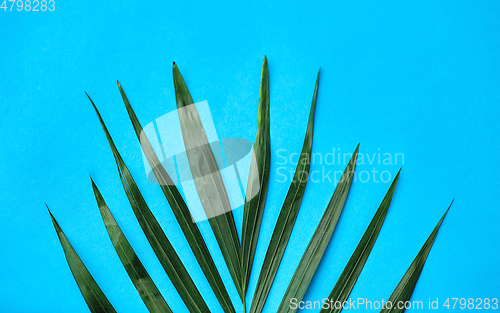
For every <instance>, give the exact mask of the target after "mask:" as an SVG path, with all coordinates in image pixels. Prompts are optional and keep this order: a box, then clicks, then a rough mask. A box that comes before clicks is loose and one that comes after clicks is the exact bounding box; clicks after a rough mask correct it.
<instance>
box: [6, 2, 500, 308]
mask: <svg viewBox="0 0 500 313" xmlns="http://www.w3.org/2000/svg"><path fill="white" fill-rule="evenodd" d="M9 6H10V3H9V2H7V8H8V7H9ZM15 10H16V6H14V9H13V11H12V12H10V11H9V10H8V9H7V11H6V12H4V11H3V9H2V10H0V21H1V22H0V23H1V27H0V33H1V41H0V51H1V56H2V61H1V63H0V119H1V122H0V129H1V132H0V140H1V146H2V149H1V150H0V186H1V188H0V190H1V203H2V208H1V210H0V220H1V222H2V226H1V227H0V238H1V240H0V270H1V274H0V306H1V308H2V309H1V310H2V311H3V312H88V308H87V307H86V304H85V302H84V300H83V297H82V296H81V294H80V291H79V290H78V287H77V285H76V283H75V282H74V279H73V277H72V275H71V272H70V270H69V267H68V265H67V263H66V260H65V258H64V253H63V250H62V248H61V246H60V244H59V241H58V239H57V236H56V233H55V231H54V229H53V226H52V224H51V221H50V218H49V215H48V213H47V210H46V208H45V205H44V203H47V204H48V205H49V207H50V208H51V210H52V212H53V213H54V215H55V217H56V218H57V219H58V221H59V223H60V225H61V227H62V228H63V230H64V231H65V232H66V235H67V236H68V238H69V240H70V241H71V242H72V244H73V246H74V247H75V249H76V250H77V251H78V253H79V254H80V256H81V258H82V259H83V261H84V262H85V263H86V265H87V266H88V268H89V270H90V272H91V273H92V274H93V276H94V277H95V279H96V281H97V282H98V283H99V284H100V285H101V287H102V289H103V291H104V293H105V294H106V295H107V296H108V298H109V299H110V301H111V303H112V304H113V305H114V306H115V308H116V309H117V311H119V312H146V308H145V306H144V305H143V303H142V301H141V299H140V297H139V295H138V294H137V292H136V291H135V289H134V287H133V285H132V283H131V282H130V281H129V278H128V276H127V275H126V272H125V271H124V269H123V267H122V266H121V264H120V261H119V259H118V257H117V255H116V253H115V251H114V250H113V247H112V245H111V242H110V240H109V238H108V236H107V234H106V230H105V228H104V225H103V223H102V220H101V218H100V215H99V211H98V208H97V206H96V204H95V200H94V196H93V193H92V188H91V184H90V180H89V177H88V175H89V173H90V174H91V175H92V177H93V178H94V180H95V181H96V183H97V185H98V186H99V187H100V189H101V192H102V193H103V196H104V198H105V199H106V201H107V202H108V205H109V206H110V209H111V211H112V212H113V213H114V215H115V218H116V219H117V221H118V223H119V224H120V226H121V227H122V229H123V231H124V232H125V234H126V235H127V237H128V238H129V240H130V242H131V244H132V245H133V246H134V248H135V249H136V252H137V254H138V255H139V257H140V258H141V260H142V261H143V263H144V265H145V267H146V268H147V269H148V271H149V272H150V274H151V276H152V277H153V279H154V280H155V282H156V283H157V285H158V287H159V289H160V290H161V291H162V292H163V294H164V295H165V298H166V299H167V301H168V303H169V304H170V306H171V307H172V309H173V310H174V312H187V309H186V307H185V306H184V304H183V303H182V301H181V299H180V297H179V296H178V295H177V293H176V292H175V290H174V288H173V286H172V284H171V283H170V281H169V279H168V277H167V276H166V274H165V273H164V272H163V270H162V268H161V266H160V264H159V263H158V261H157V260H156V259H155V256H154V253H153V252H152V251H151V249H150V248H149V246H148V243H147V240H146V239H145V237H144V235H143V234H142V232H141V230H140V227H139V225H138V223H137V221H136V220H135V219H134V216H133V213H132V210H131V209H130V207H129V205H128V203H127V200H126V197H125V195H124V193H123V190H122V187H121V185H120V181H119V178H118V175H117V171H116V167H115V164H114V160H113V157H112V154H111V152H110V149H109V147H108V144H107V142H106V139H105V136H104V134H103V132H102V130H101V127H100V125H99V122H98V120H97V118H96V115H95V113H94V112H93V109H92V107H91V105H90V103H89V101H88V100H87V98H86V96H85V94H84V91H87V92H88V93H89V94H90V95H91V96H92V97H93V100H94V101H95V103H96V105H97V106H98V108H99V109H100V110H101V114H102V115H103V118H104V120H105V122H106V123H107V125H108V128H109V130H110V132H111V134H112V136H113V137H114V139H115V143H116V144H117V146H118V147H119V150H120V152H121V153H122V156H123V157H124V159H125V161H126V163H127V164H128V165H129V168H130V169H131V171H132V174H133V175H134V177H135V178H136V180H137V182H138V184H139V187H140V188H141V190H142V192H143V193H144V196H145V198H146V200H147V201H148V203H149V204H150V207H151V209H152V210H153V211H154V213H155V214H156V216H157V217H158V219H159V220H160V221H161V224H162V226H163V227H164V228H165V230H166V232H167V234H168V237H169V238H170V240H171V241H172V242H173V244H174V246H175V248H176V250H177V251H178V253H179V255H180V257H181V258H182V260H183V261H184V262H185V263H186V264H187V267H188V269H189V271H190V273H191V274H192V276H193V278H194V280H195V282H196V284H197V285H198V287H199V288H200V290H202V293H203V295H204V297H205V298H206V301H207V303H208V304H209V306H210V308H211V309H213V312H220V311H221V310H220V309H219V308H218V303H217V301H216V298H215V296H214V295H213V293H212V292H211V291H210V288H209V286H208V283H207V282H206V280H205V278H204V276H203V274H202V272H201V270H200V269H199V267H198V265H197V264H196V261H195V260H194V257H193V255H192V253H191V251H190V249H189V248H188V246H187V243H186V241H185V239H184V237H183V235H182V233H181V231H180V228H179V227H178V225H177V222H176V220H175V218H174V216H173V214H172V213H171V210H170V208H169V206H168V204H167V202H166V200H165V199H164V197H163V195H162V193H161V191H160V189H159V188H158V187H157V186H154V185H152V184H151V183H149V182H148V180H147V178H146V175H145V173H144V167H143V164H142V157H141V152H140V147H139V145H138V143H137V140H136V138H135V134H134V133H133V129H132V126H131V124H130V121H129V120H128V116H127V113H126V110H125V108H124V105H123V103H122V100H121V97H120V95H119V92H118V89H117V87H116V79H119V80H120V82H121V83H122V85H123V86H124V88H125V90H126V92H127V94H128V96H129V99H130V101H131V103H132V105H133V107H134V109H135V110H136V113H137V115H138V117H139V119H140V121H141V123H142V124H143V125H145V124H147V123H149V122H151V121H153V120H154V119H156V118H158V117H160V116H161V115H163V114H165V113H166V112H169V111H172V110H174V109H175V100H174V89H173V84H172V76H171V65H172V61H176V62H177V64H178V65H179V68H180V69H181V71H182V73H183V75H184V78H185V80H186V82H187V84H188V86H189V88H190V90H191V93H192V95H193V98H194V100H195V101H202V100H207V101H208V103H209V105H210V109H211V113H212V116H213V118H214V122H215V126H216V128H217V131H218V135H219V137H220V138H223V137H235V138H244V139H248V140H250V141H252V142H253V141H254V138H255V131H256V122H257V101H258V92H259V80H260V72H261V65H262V59H263V57H264V55H267V57H268V60H269V76H270V95H271V140H272V165H271V177H270V185H269V194H268V200H267V203H266V210H265V213H264V222H263V224H262V231H261V237H260V240H259V244H258V248H257V254H256V261H255V263H254V265H255V266H254V270H253V275H252V278H251V281H250V290H249V293H248V298H249V299H250V297H251V295H252V294H253V290H254V288H255V285H256V281H257V278H258V273H259V271H260V267H261V265H262V262H263V258H264V255H265V251H266V246H267V244H268V242H269V239H270V236H271V234H272V230H273V225H274V223H275V221H276V219H277V216H278V213H279V210H280V208H281V205H282V203H283V200H284V198H285V195H286V192H287V190H288V187H289V183H290V181H289V180H287V181H283V178H282V176H280V173H286V172H287V171H290V170H293V169H294V168H295V166H294V165H293V162H294V160H296V156H294V155H292V160H291V161H292V162H290V159H289V157H290V155H291V154H292V153H297V152H300V149H301V147H302V141H303V138H304V134H305V128H306V123H307V116H308V111H309V107H310V103H311V98H312V93H313V87H314V80H315V77H316V74H317V70H318V68H319V67H320V66H321V68H322V70H321V78H320V88H319V94H318V102H317V112H316V113H317V114H316V124H315V137H314V147H313V152H314V153H316V154H317V162H315V163H314V164H313V165H312V167H311V171H317V173H319V174H318V175H317V176H316V177H315V179H316V182H310V183H309V185H308V186H307V189H306V193H305V196H304V201H303V204H302V208H301V210H300V213H299V215H298V218H297V222H296V227H295V229H294V231H293V234H292V236H291V239H290V243H289V245H288V247H287V250H286V253H285V256H284V259H283V262H282V264H281V267H280V269H279V272H278V275H277V277H276V280H275V283H274V285H273V288H272V290H271V293H270V295H269V299H268V302H267V304H266V307H265V312H275V310H276V308H277V306H278V305H279V302H280V300H281V297H282V295H283V293H284V291H285V289H286V287H287V285H288V282H289V280H290V278H291V276H292V274H293V272H294V269H295V267H296V266H297V264H298V262H299V260H300V256H301V255H302V253H303V251H304V249H305V247H306V245H307V243H308V240H309V238H310V237H311V236H312V233H313V232H314V229H315V227H316V225H317V223H318V221H319V220H320V218H321V215H322V213H323V211H324V209H325V207H326V205H327V203H328V201H329V199H330V197H331V195H332V193H333V190H334V187H335V185H336V184H335V182H334V179H333V177H332V176H333V175H332V174H331V175H330V180H329V179H328V178H327V177H323V175H322V174H321V173H322V171H324V172H325V173H327V172H328V171H331V172H332V173H333V172H334V171H342V170H343V169H344V166H345V163H343V162H342V161H343V160H341V164H338V162H336V163H335V164H331V163H332V162H331V160H329V161H330V162H328V164H327V163H326V160H325V159H324V157H326V155H327V154H328V153H332V151H333V149H334V148H335V149H336V150H335V153H338V151H340V153H341V154H340V156H341V158H342V156H343V154H344V153H349V152H352V151H354V149H355V147H356V145H357V144H358V142H360V143H361V146H360V153H361V154H363V157H364V160H365V162H364V164H359V165H358V167H357V172H358V174H359V173H361V172H363V171H364V172H365V174H363V176H360V177H358V180H357V181H356V182H354V183H353V186H352V188H351V192H350V194H349V198H348V200H347V203H346V206H345V209H344V211H343V213H342V216H341V218H340V221H339V223H338V225H337V228H336V230H335V233H334V236H333V238H332V240H331V242H330V245H329V247H328V250H327V252H326V254H325V256H324V257H323V260H322V262H321V265H320V267H319V268H318V271H317V272H316V276H315V277H314V279H313V281H312V284H311V287H310V288H309V291H308V293H307V294H306V299H305V300H320V299H322V298H324V297H326V296H327V295H328V294H329V292H330V290H331V288H332V287H333V285H334V284H335V282H336V280H337V278H338V276H339V275H340V273H341V271H342V269H343V267H344V266H345V264H346V262H347V260H348V259H349V257H350V255H351V253H352V252H353V251H354V248H355V247H356V245H357V243H358V241H359V239H360V238H361V236H362V234H363V232H364V230H365V229H366V227H367V225H368V223H369V221H370V219H371V217H372V216H373V214H374V212H375V211H376V209H377V207H378V205H379V203H380V201H381V200H382V198H383V196H384V194H385V192H386V190H387V188H388V187H389V182H382V181H381V177H379V176H380V174H382V172H384V171H388V172H389V173H390V175H391V177H394V175H395V174H396V172H397V171H398V169H399V168H400V167H401V165H403V169H402V174H401V178H400V180H399V185H398V187H397V190H396V193H395V196H394V200H393V203H392V206H391V208H390V210H389V213H388V215H387V219H386V221H385V224H384V226H383V228H382V231H381V233H380V236H379V238H378V240H377V242H376V244H375V246H374V249H373V252H372V254H371V256H370V258H369V259H368V262H367V263H366V266H365V268H364V270H363V272H362V273H361V275H360V277H359V280H358V282H357V284H356V286H355V288H354V290H353V291H352V293H351V298H352V299H358V298H366V299H368V300H370V301H380V300H382V299H385V300H387V298H388V297H389V295H390V294H391V292H392V291H393V289H394V287H395V286H396V285H397V283H398V282H399V280H400V279H401V277H402V275H403V274H404V272H405V271H406V269H407V268H408V266H409V265H410V263H411V261H412V260H413V258H414V257H415V255H416V254H417V252H418V251H419V249H420V247H421V246H422V244H423V243H424V241H425V240H426V238H427V236H428V235H429V234H430V232H431V230H432V229H433V227H434V226H435V224H436V223H437V222H438V220H439V218H440V217H441V215H442V214H443V213H444V211H445V210H446V208H447V207H448V205H449V203H450V202H451V200H452V199H453V198H456V200H455V203H454V205H453V207H452V208H451V210H450V212H449V214H448V216H447V218H446V219H445V221H444V223H443V225H442V227H441V230H440V232H439V234H438V237H437V239H436V242H435V245H434V247H433V249H432V251H431V254H430V256H429V258H428V261H427V263H426V266H425V268H424V270H423V272H422V275H421V277H420V280H419V282H418V284H417V287H416V289H415V292H414V294H413V298H412V299H413V300H421V301H423V303H424V305H426V307H427V305H428V304H427V303H428V301H429V298H430V299H432V300H435V299H436V298H438V299H439V304H440V309H439V310H442V311H446V308H444V307H443V306H442V304H443V302H444V300H446V298H453V297H455V298H494V297H496V298H498V297H500V266H499V265H500V264H499V261H500V250H499V247H500V230H499V229H500V228H499V223H500V216H499V200H500V197H499V192H500V183H499V174H500V163H499V161H498V156H499V153H500V143H499V138H500V128H499V125H500V124H499V119H500V109H499V107H500V105H499V104H500V57H499V56H500V36H499V35H500V3H499V2H498V1H475V2H470V1H411V2H409V1H403V2H402V1H384V2H380V1H377V2H374V1H357V2H355V3H354V2H339V1H323V2H318V1H295V0H289V1H281V2H271V1H257V2H255V1H226V2H219V3H209V2H196V1H189V0H188V1H175V2H173V1H163V2H156V3H152V2H151V3H145V2H141V1H120V2H116V1H93V2H89V1H73V2H68V1H60V0H56V1H55V11H53V12H48V11H46V12H17V11H15ZM336 155H337V156H338V154H336ZM389 155H391V156H392V161H391V162H389V161H386V162H385V163H386V164H384V160H385V159H386V157H388V156H389ZM396 155H398V156H399V159H398V162H397V164H395V163H396V162H395V160H394V157H395V156H396ZM280 156H283V157H284V158H286V159H287V161H286V162H285V161H284V158H283V157H280ZM320 156H322V157H323V159H322V158H321V157H320ZM379 156H381V160H380V161H378V157H379ZM401 156H404V164H402V163H403V159H402V158H401ZM373 157H375V159H374V158H373ZM320 159H322V160H323V163H322V164H321V163H320V162H319V160H320ZM369 160H371V164H370V162H369ZM282 163H284V164H282ZM387 163H390V164H387ZM280 171H282V172H280ZM374 171H376V172H374ZM388 172H385V173H384V174H383V175H384V176H383V177H382V178H383V179H384V180H386V181H387V180H388V177H389V173H388ZM320 174H321V175H320ZM358 174H357V175H358ZM241 217H242V213H241V209H238V210H236V211H235V218H236V220H237V223H238V225H239V224H240V223H241ZM200 227H201V229H202V231H203V234H204V235H205V237H206V239H207V241H208V244H209V247H210V249H212V251H213V253H214V255H215V258H216V262H217V265H220V267H219V268H220V271H221V274H222V275H223V279H224V280H225V281H226V282H227V286H228V289H229V291H230V293H231V296H232V298H233V299H234V300H235V303H236V307H237V309H238V311H241V305H240V304H237V303H238V301H237V295H236V291H235V289H234V287H233V286H232V284H231V279H230V276H229V274H228V271H227V269H226V268H225V266H224V263H223V259H222V257H221V254H220V251H219V250H218V247H217V245H216V243H215V240H214V237H213V235H212V234H211V231H210V228H209V227H208V224H207V223H206V222H202V223H200ZM238 227H240V226H238ZM368 311H369V312H378V311H379V310H375V309H373V310H368Z"/></svg>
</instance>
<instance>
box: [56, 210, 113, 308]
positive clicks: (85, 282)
mask: <svg viewBox="0 0 500 313" xmlns="http://www.w3.org/2000/svg"><path fill="white" fill-rule="evenodd" d="M47 209H49V207H47ZM49 214H50V218H51V219H52V223H53V224H54V228H55V229H56V232H57V236H58V237H59V241H60V242H61V246H62V247H63V249H64V254H65V256H66V260H67V261H68V265H69V268H70V269H71V272H72V273H73V277H74V278H75V281H76V283H77V284H78V288H80V291H81V293H82V295H83V298H84V299H85V302H87V305H88V307H89V309H90V312H92V313H116V311H115V309H114V308H113V306H112V305H111V303H109V301H108V298H106V296H105V295H104V293H103V292H102V290H101V288H99V285H97V283H96V282H95V280H94V278H93V277H92V275H90V273H89V271H88V270H87V268H86V267H85V265H84V264H83V262H82V260H81V259H80V257H79V256H78V254H77V253H76V251H75V249H73V247H72V246H71V244H70V242H69V240H68V238H66V235H64V232H63V231H62V229H61V227H60V226H59V224H58V223H57V221H56V219H55V218H54V216H53V215H52V213H51V212H50V210H49Z"/></svg>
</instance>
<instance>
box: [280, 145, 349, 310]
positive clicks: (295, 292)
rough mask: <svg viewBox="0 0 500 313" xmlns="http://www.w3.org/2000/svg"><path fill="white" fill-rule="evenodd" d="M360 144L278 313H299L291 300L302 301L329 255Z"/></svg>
mask: <svg viewBox="0 0 500 313" xmlns="http://www.w3.org/2000/svg"><path fill="white" fill-rule="evenodd" d="M358 150H359V144H358V146H357V147H356V150H355V151H354V153H353V155H352V157H351V160H350V161H349V163H348V164H347V166H346V169H345V170H344V173H343V174H342V177H341V178H340V181H339V183H338V184H337V187H336V188H335V191H334V193H333V196H332V198H331V200H330V203H328V206H327V208H326V210H325V213H324V214H323V217H322V218H321V220H320V222H319V224H318V226H317V227H316V231H315V232H314V235H313V236H312V238H311V240H310V241H309V245H308V246H307V248H306V251H305V252H304V255H303V256H302V259H301V260H300V262H299V265H298V266H297V269H296V270H295V273H294V274H293V277H292V280H291V281H290V284H289V285H288V289H287V291H286V293H285V296H284V297H283V300H282V301H281V304H280V307H279V309H278V312H280V313H281V312H295V311H297V309H292V308H291V306H290V303H291V302H290V301H291V300H292V299H296V301H302V299H303V297H304V295H305V293H306V291H307V288H308V287H309V284H310V282H311V280H312V278H313V276H314V272H315V271H316V269H317V268H318V265H319V262H320V261H321V258H322V257H323V254H324V253H325V250H326V247H327V246H328V243H329V242H330V239H331V237H332V235H333V231H334V230H335V226H336V225H337V222H338V220H339V217H340V214H341V213H342V209H343V208H344V204H345V201H346V199H347V195H348V193H349V189H350V187H351V183H352V178H353V175H354V170H355V168H356V160H357V157H358Z"/></svg>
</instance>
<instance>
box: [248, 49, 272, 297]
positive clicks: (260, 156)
mask: <svg viewBox="0 0 500 313" xmlns="http://www.w3.org/2000/svg"><path fill="white" fill-rule="evenodd" d="M269 120H270V119H269V73H268V67H267V58H266V57H264V63H263V65H262V75H261V81H260V96H259V111H258V119H257V135H256V136H255V143H254V146H253V155H252V161H251V163H250V172H249V175H248V183H247V191H246V198H245V206H244V210H243V227H242V232H241V233H242V235H241V264H242V266H241V270H242V286H243V294H246V290H247V288H248V281H249V280H250V274H251V272H252V266H253V260H254V256H255V249H256V247H257V240H258V238H259V231H260V225H261V222H262V215H263V213H264V206H265V203H266V196H267V187H268V184H269V171H270V167H271V136H270V131H269V129H270V125H269V124H270V121H269ZM255 190H257V191H255Z"/></svg>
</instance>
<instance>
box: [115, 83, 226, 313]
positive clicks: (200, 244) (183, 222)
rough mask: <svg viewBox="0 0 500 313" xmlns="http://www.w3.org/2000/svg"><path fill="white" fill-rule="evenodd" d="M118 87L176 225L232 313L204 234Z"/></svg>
mask: <svg viewBox="0 0 500 313" xmlns="http://www.w3.org/2000/svg"><path fill="white" fill-rule="evenodd" d="M118 88H119V89H120V93H121V95H122V98H123V102H124V103H125V107H126V108H127V112H128V115H129V117H130V121H131V122H132V125H133V127H134V131H135V133H136V135H137V139H138V140H139V142H140V144H141V148H142V151H143V152H144V155H145V156H146V159H147V160H148V162H149V164H150V166H151V169H152V171H153V173H154V175H155V177H156V179H157V181H158V183H159V185H160V188H161V190H162V191H163V194H164V195H165V198H166V199H167V201H168V203H169V204H170V207H171V208H172V212H173V213H174V215H175V218H176V219H177V222H178V223H179V226H180V227H181V229H182V232H183V233H184V236H185V237H186V240H187V242H188V244H189V246H190V247H191V250H192V251H193V254H194V256H195V258H196V260H197V261H198V264H199V265H200V267H201V269H202V271H203V273H204V274H205V277H206V278H207V281H208V283H209V284H210V287H211V288H212V290H213V291H214V294H215V296H216V297H217V300H219V303H220V304H221V306H222V308H223V310H224V312H226V313H234V312H235V310H234V307H233V304H232V303H231V299H230V298H229V294H228V293H227V290H226V287H225V286H224V283H223V282H222V279H221V277H220V274H219V272H218V271H217V267H216V266H215V263H214V261H213V259H212V256H211V255H210V252H209V250H208V248H207V245H206V243H205V241H204V240H203V237H202V236H201V233H200V230H199V229H198V226H197V225H196V224H195V223H193V220H192V217H191V213H190V212H189V209H188V207H187V205H186V203H185V202H184V199H183V198H182V196H181V194H180V193H179V190H178V189H177V187H175V185H174V184H173V182H172V179H171V178H170V176H169V175H168V173H167V171H166V170H165V168H164V167H163V166H162V164H161V163H160V161H159V160H158V157H157V156H156V154H155V152H154V150H153V147H152V146H151V144H150V142H149V140H148V138H147V137H146V135H145V133H143V131H142V126H141V124H140V123H139V120H138V118H137V116H136V115H135V113H134V110H133V109H132V106H131V105H130V102H129V101H128V99H127V96H126V95H125V92H124V91H123V88H122V87H121V85H120V83H118Z"/></svg>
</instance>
